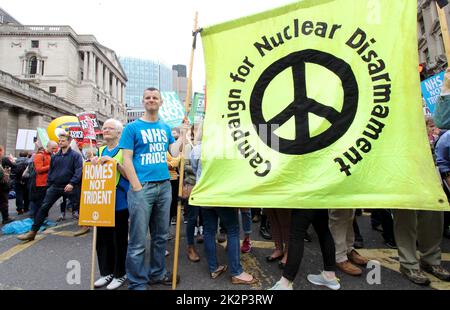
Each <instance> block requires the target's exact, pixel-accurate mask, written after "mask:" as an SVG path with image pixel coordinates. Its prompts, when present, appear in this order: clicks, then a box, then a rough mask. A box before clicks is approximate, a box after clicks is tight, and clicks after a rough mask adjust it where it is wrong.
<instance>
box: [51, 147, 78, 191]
mask: <svg viewBox="0 0 450 310" xmlns="http://www.w3.org/2000/svg"><path fill="white" fill-rule="evenodd" d="M82 171H83V158H82V157H81V154H79V153H77V152H75V151H73V150H72V149H71V148H70V147H69V150H68V151H67V153H66V154H63V153H62V151H61V150H59V152H58V153H56V154H55V155H53V156H52V160H51V161H50V170H49V172H48V178H47V186H51V185H56V186H60V187H65V186H66V185H67V184H72V185H74V186H75V185H79V184H80V183H81V174H82Z"/></svg>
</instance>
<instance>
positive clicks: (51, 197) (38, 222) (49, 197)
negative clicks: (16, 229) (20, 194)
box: [31, 185, 80, 232]
mask: <svg viewBox="0 0 450 310" xmlns="http://www.w3.org/2000/svg"><path fill="white" fill-rule="evenodd" d="M64 187H65V186H62V185H61V186H58V185H51V186H50V187H49V188H48V189H47V192H46V193H45V198H44V201H43V202H42V206H41V207H40V208H39V209H38V210H37V213H36V214H35V216H34V224H33V226H32V227H31V230H32V231H35V232H37V231H39V228H41V226H42V224H44V221H45V218H46V217H47V216H48V211H50V209H51V207H52V206H53V204H54V203H55V202H56V201H57V200H58V199H59V198H60V197H67V198H69V201H70V203H71V204H72V205H73V206H74V205H75V203H76V202H77V201H80V196H79V195H80V186H79V185H76V186H74V188H73V190H72V191H71V192H68V193H66V192H64ZM73 208H74V207H73Z"/></svg>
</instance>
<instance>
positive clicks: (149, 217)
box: [0, 71, 450, 290]
mask: <svg viewBox="0 0 450 310" xmlns="http://www.w3.org/2000/svg"><path fill="white" fill-rule="evenodd" d="M449 74H450V72H449V71H447V74H446V83H447V84H448V83H450V77H449ZM448 87H449V94H450V85H448ZM443 94H444V95H445V89H444V92H443ZM443 97H444V96H443ZM449 97H450V96H446V98H444V99H443V100H449ZM162 103H163V102H162V99H161V94H160V92H159V90H158V89H156V88H148V89H146V90H145V91H144V95H143V106H144V108H145V114H144V116H143V117H142V118H140V119H138V120H136V121H135V122H133V123H131V124H129V125H128V126H126V128H125V129H124V128H123V125H122V124H121V123H120V122H119V121H117V120H114V119H109V120H107V121H106V122H105V123H104V124H103V128H102V131H103V139H104V140H103V144H104V145H103V146H102V147H100V148H99V149H98V150H94V149H92V150H90V151H89V152H90V153H89V152H86V154H85V156H84V157H85V158H84V160H89V161H92V163H93V164H99V163H100V164H102V163H105V162H106V161H111V160H112V161H116V162H117V170H118V178H117V182H116V209H115V212H116V214H115V218H116V226H115V227H111V228H99V229H98V242H97V248H96V249H97V258H98V264H99V269H100V275H101V277H100V278H99V279H98V280H97V281H96V282H95V287H97V288H99V287H103V286H106V287H107V289H117V288H119V287H120V286H122V285H123V284H124V283H125V282H126V280H128V288H129V289H132V290H144V289H147V286H148V285H155V284H163V285H171V284H172V274H171V272H169V271H168V270H167V268H166V262H165V256H166V255H167V250H166V248H167V242H168V240H170V239H171V236H170V233H169V232H170V225H171V223H173V222H174V220H173V219H174V217H175V215H176V210H177V203H178V185H179V181H178V179H179V177H180V172H181V171H184V175H183V178H184V182H183V184H181V186H182V187H183V189H182V193H183V194H182V197H180V198H182V204H183V207H184V208H183V209H184V215H185V224H186V238H187V249H186V255H187V257H188V259H189V260H190V261H192V262H199V261H200V260H201V256H200V255H199V251H198V250H197V249H196V247H195V242H194V239H195V237H197V243H202V242H204V253H205V259H206V261H207V265H208V273H209V276H210V278H211V279H216V278H218V277H219V276H221V275H222V274H224V273H225V272H226V271H228V272H229V275H230V276H231V282H232V283H233V284H244V285H249V284H254V283H256V282H257V281H258V279H256V277H254V276H253V275H252V274H250V273H247V272H246V271H245V270H244V269H243V267H242V265H241V254H242V253H248V252H250V251H251V248H252V243H251V240H250V234H251V223H252V221H253V222H260V230H259V231H260V234H261V236H262V237H263V238H265V239H272V240H273V241H274V245H275V248H274V249H273V251H272V252H271V254H270V255H268V256H267V257H266V261H267V262H268V263H272V262H276V261H277V262H278V265H279V267H280V269H281V270H282V271H281V272H282V276H281V278H280V280H279V281H278V282H276V283H275V285H274V286H273V287H272V289H274V290H289V289H293V282H294V279H295V278H296V276H297V273H298V270H299V267H300V264H301V262H302V258H303V256H304V254H305V252H304V242H311V237H310V235H309V234H308V228H309V226H310V225H312V226H313V228H314V230H315V232H316V234H317V237H318V241H319V244H320V249H321V253H322V257H323V272H321V273H320V274H316V275H314V274H311V275H308V276H307V279H308V281H309V282H311V283H313V284H315V285H321V286H326V287H328V288H330V289H333V290H336V289H339V288H340V287H341V283H340V281H339V279H338V278H337V276H336V271H337V270H339V271H341V272H343V273H346V274H348V275H352V276H360V275H361V274H362V270H361V266H365V265H366V264H367V263H368V259H367V258H366V257H364V256H362V255H361V254H360V253H358V251H357V249H358V248H361V247H363V239H362V236H361V235H360V233H359V227H358V224H357V221H356V218H355V214H357V212H355V210H333V209H330V210H304V209H295V210H287V209H264V210H262V212H261V210H260V209H251V210H250V209H235V208H218V207H198V206H194V205H191V204H190V203H189V200H188V198H189V195H190V191H191V190H192V187H193V186H194V184H195V182H196V180H198V179H199V178H200V177H201V171H202V167H201V161H200V157H201V153H202V143H201V140H202V131H203V129H202V126H201V125H200V126H198V127H197V126H195V127H194V126H192V127H191V128H189V126H188V125H187V122H186V121H185V123H186V124H185V123H183V125H182V126H181V127H180V128H177V129H174V130H173V129H171V128H170V127H169V126H168V125H167V124H165V123H164V122H163V121H162V120H160V119H159V117H158V111H159V108H160V107H161V105H162ZM449 104H450V102H449ZM426 125H427V129H428V136H429V140H430V146H431V147H432V150H433V154H434V155H435V160H436V165H437V170H438V171H439V174H440V175H441V177H442V181H443V183H442V184H443V187H444V190H445V192H446V194H447V196H448V197H450V190H449V188H450V186H449V185H448V184H450V151H449V150H450V131H444V130H439V129H438V128H436V127H435V126H434V123H433V121H432V119H431V118H428V119H427V120H426ZM58 139H59V141H58V144H57V143H56V142H53V141H50V142H49V143H48V144H47V145H46V146H45V148H42V147H41V148H39V149H38V151H37V152H36V154H34V155H33V156H31V155H30V154H28V153H25V152H22V153H20V155H19V157H18V158H17V159H15V158H14V157H12V156H8V157H5V154H4V153H5V149H4V147H3V146H0V158H1V166H0V211H1V214H2V219H3V220H2V223H3V224H8V223H10V222H11V221H12V220H13V219H12V218H11V217H10V216H9V214H8V192H9V191H10V190H11V189H14V190H15V193H16V207H17V213H18V215H21V214H24V213H26V212H28V211H30V216H31V217H33V218H34V224H33V226H32V229H31V231H30V232H28V233H26V234H24V235H20V236H19V237H18V238H19V239H20V240H23V241H31V240H34V238H35V237H36V234H37V232H38V231H39V228H40V227H41V226H42V224H43V223H44V220H45V218H46V217H47V216H48V212H49V210H50V208H51V207H52V206H53V205H54V204H55V202H56V201H57V200H58V199H59V198H61V197H63V198H65V200H67V208H71V209H72V211H73V212H77V211H78V207H79V197H80V188H81V171H82V165H83V156H82V154H80V153H79V152H76V151H74V150H72V148H71V146H70V145H71V137H70V136H69V135H68V134H66V133H62V134H60V135H59V136H58ZM151 143H158V144H160V145H161V146H162V148H159V149H158V148H152V147H150V148H149V144H151ZM183 145H184V146H185V148H184V155H185V159H186V161H185V166H184V167H183V169H180V168H181V167H180V163H181V162H182V161H181V160H180V158H181V157H180V153H181V151H182V150H183ZM149 149H150V152H149ZM87 153H89V156H87ZM367 212H370V213H371V225H372V228H373V229H374V230H379V231H382V232H383V234H382V237H383V239H384V242H385V245H386V246H388V247H389V248H392V249H398V254H399V262H400V272H401V273H402V274H403V275H404V276H405V277H406V278H407V279H408V280H410V281H412V282H413V283H416V284H419V285H428V284H429V283H430V280H429V278H428V276H427V274H426V273H424V271H425V272H428V273H430V274H432V275H434V276H436V277H437V278H439V279H441V280H443V281H450V273H449V272H448V271H447V270H445V269H444V268H443V267H442V265H441V250H440V243H441V241H442V237H443V236H445V237H447V238H450V229H449V225H450V220H449V214H450V213H445V214H444V212H431V211H413V210H382V209H380V210H367ZM239 214H240V215H241V216H239ZM240 217H241V222H242V227H243V242H242V244H240V241H239V240H240V236H241V228H240V223H239V222H240V221H239V218H240ZM149 233H150V236H151V245H150V249H147V247H146V244H147V238H148V234H149ZM225 240H226V241H227V246H226V251H227V263H225V262H220V263H219V261H218V259H217V255H216V251H217V249H216V241H217V242H219V243H220V242H224V241H225ZM148 250H150V251H149V254H150V262H149V265H148V264H147V263H146V260H145V256H146V255H145V254H146V252H147V251H148ZM417 251H418V253H419V254H417ZM177 281H179V278H177Z"/></svg>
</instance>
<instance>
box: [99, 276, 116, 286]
mask: <svg viewBox="0 0 450 310" xmlns="http://www.w3.org/2000/svg"><path fill="white" fill-rule="evenodd" d="M113 278H114V276H113V275H112V274H109V275H107V276H104V277H101V278H100V279H98V280H97V281H95V282H94V287H95V288H99V287H103V286H105V285H106V284H108V283H109V282H111V280H112V279H113Z"/></svg>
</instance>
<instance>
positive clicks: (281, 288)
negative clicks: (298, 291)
mask: <svg viewBox="0 0 450 310" xmlns="http://www.w3.org/2000/svg"><path fill="white" fill-rule="evenodd" d="M293 289H294V288H293V287H292V283H290V284H289V285H288V287H286V286H284V285H282V284H281V282H280V281H278V282H277V283H275V285H274V286H272V287H271V288H269V291H292V290H293Z"/></svg>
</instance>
